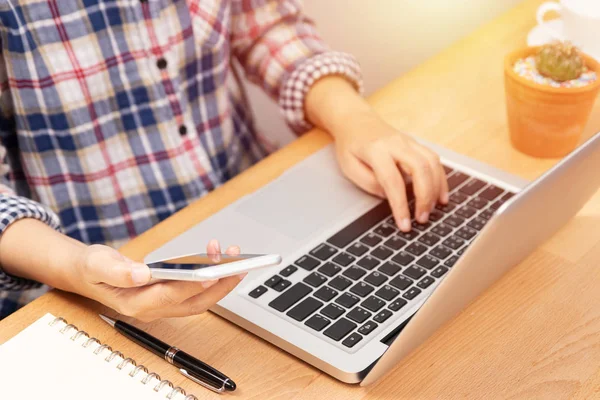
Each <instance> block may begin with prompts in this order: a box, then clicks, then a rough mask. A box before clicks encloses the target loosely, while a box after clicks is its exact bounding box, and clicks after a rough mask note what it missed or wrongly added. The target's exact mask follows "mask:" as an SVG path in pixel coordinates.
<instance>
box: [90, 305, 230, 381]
mask: <svg viewBox="0 0 600 400" xmlns="http://www.w3.org/2000/svg"><path fill="white" fill-rule="evenodd" d="M100 318H102V319H103V320H104V321H106V322H107V323H108V324H109V325H110V326H112V327H114V328H115V329H116V330H117V331H119V332H120V333H121V334H123V335H124V336H126V337H128V338H129V339H131V340H133V341H134V342H135V343H137V344H139V345H140V346H142V347H145V348H146V349H148V350H149V351H151V352H153V353H154V354H156V355H157V356H159V357H162V358H164V359H165V360H167V362H168V363H169V364H173V365H174V366H176V367H177V368H179V371H180V372H181V373H182V374H183V375H184V376H185V377H186V378H189V379H191V380H192V381H194V382H196V383H197V384H199V385H202V386H204V387H206V388H208V389H210V390H213V391H215V392H217V393H221V392H223V391H228V392H233V391H234V390H235V388H236V386H235V383H234V382H233V381H232V380H231V379H229V378H228V377H227V376H225V375H223V374H222V373H220V372H219V371H217V370H216V369H214V368H213V367H211V366H210V365H207V364H205V363H203V362H202V361H200V360H198V359H197V358H195V357H192V356H191V355H189V354H187V353H186V352H184V351H181V350H179V349H178V348H177V347H175V346H169V345H168V344H166V343H165V342H163V341H161V340H158V339H157V338H155V337H154V336H151V335H149V334H147V333H146V332H144V331H142V330H140V329H138V328H136V327H135V326H132V325H129V324H128V323H125V322H123V321H115V320H113V319H110V318H108V317H107V316H105V315H102V314H100Z"/></svg>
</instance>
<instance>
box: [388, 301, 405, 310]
mask: <svg viewBox="0 0 600 400" xmlns="http://www.w3.org/2000/svg"><path fill="white" fill-rule="evenodd" d="M407 304H408V302H407V301H406V300H404V299H396V300H394V301H393V302H392V303H390V305H389V306H388V308H389V309H390V310H392V311H398V310H399V309H401V308H402V307H404V306H405V305H407Z"/></svg>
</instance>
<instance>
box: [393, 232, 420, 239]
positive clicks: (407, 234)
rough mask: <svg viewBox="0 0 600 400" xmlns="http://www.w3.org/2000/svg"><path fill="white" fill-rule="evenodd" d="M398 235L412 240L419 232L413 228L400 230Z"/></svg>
mask: <svg viewBox="0 0 600 400" xmlns="http://www.w3.org/2000/svg"><path fill="white" fill-rule="evenodd" d="M396 236H398V237H400V238H402V239H404V240H407V241H411V240H413V239H414V238H416V237H417V236H419V232H416V231H414V230H411V231H408V232H402V231H399V232H398V233H396Z"/></svg>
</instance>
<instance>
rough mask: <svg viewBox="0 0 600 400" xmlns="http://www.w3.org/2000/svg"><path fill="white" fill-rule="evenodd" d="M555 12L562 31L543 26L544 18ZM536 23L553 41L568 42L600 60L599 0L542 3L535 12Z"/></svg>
mask: <svg viewBox="0 0 600 400" xmlns="http://www.w3.org/2000/svg"><path fill="white" fill-rule="evenodd" d="M549 11H556V12H558V13H559V14H560V16H561V19H562V21H563V26H564V31H563V32H558V31H556V30H554V29H552V27H550V26H548V25H544V16H545V15H546V14H547V13H548V12H549ZM537 22H538V24H540V25H542V26H544V28H545V29H546V31H547V32H548V33H549V34H550V36H551V37H552V38H553V39H558V40H568V41H570V42H571V43H573V44H574V45H576V46H577V47H579V48H580V49H581V50H582V51H583V52H585V53H588V54H589V55H591V56H593V57H595V58H600V0H560V2H559V3H557V2H547V3H543V4H542V5H541V6H540V7H539V8H538V10H537Z"/></svg>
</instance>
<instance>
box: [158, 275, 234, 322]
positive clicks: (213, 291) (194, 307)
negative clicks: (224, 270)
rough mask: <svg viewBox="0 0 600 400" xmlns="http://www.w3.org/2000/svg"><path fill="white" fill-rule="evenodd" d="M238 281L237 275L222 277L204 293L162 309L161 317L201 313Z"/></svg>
mask: <svg viewBox="0 0 600 400" xmlns="http://www.w3.org/2000/svg"><path fill="white" fill-rule="evenodd" d="M238 283H240V277H239V276H230V277H228V278H223V279H221V280H219V282H218V283H216V284H215V285H214V286H212V287H211V288H210V289H207V290H206V291H205V292H204V293H202V294H198V295H196V296H194V297H192V298H189V299H187V300H186V301H184V302H183V303H181V304H178V305H176V306H174V307H169V308H168V309H164V310H162V312H163V313H164V314H163V315H162V316H161V317H163V318H164V317H187V316H189V315H197V314H202V313H203V312H205V311H206V310H208V309H209V308H210V307H212V306H213V305H215V304H216V303H217V302H219V301H220V300H221V299H222V298H223V297H225V296H227V295H228V294H229V293H230V292H231V291H232V290H233V289H235V287H236V286H237V285H238Z"/></svg>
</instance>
